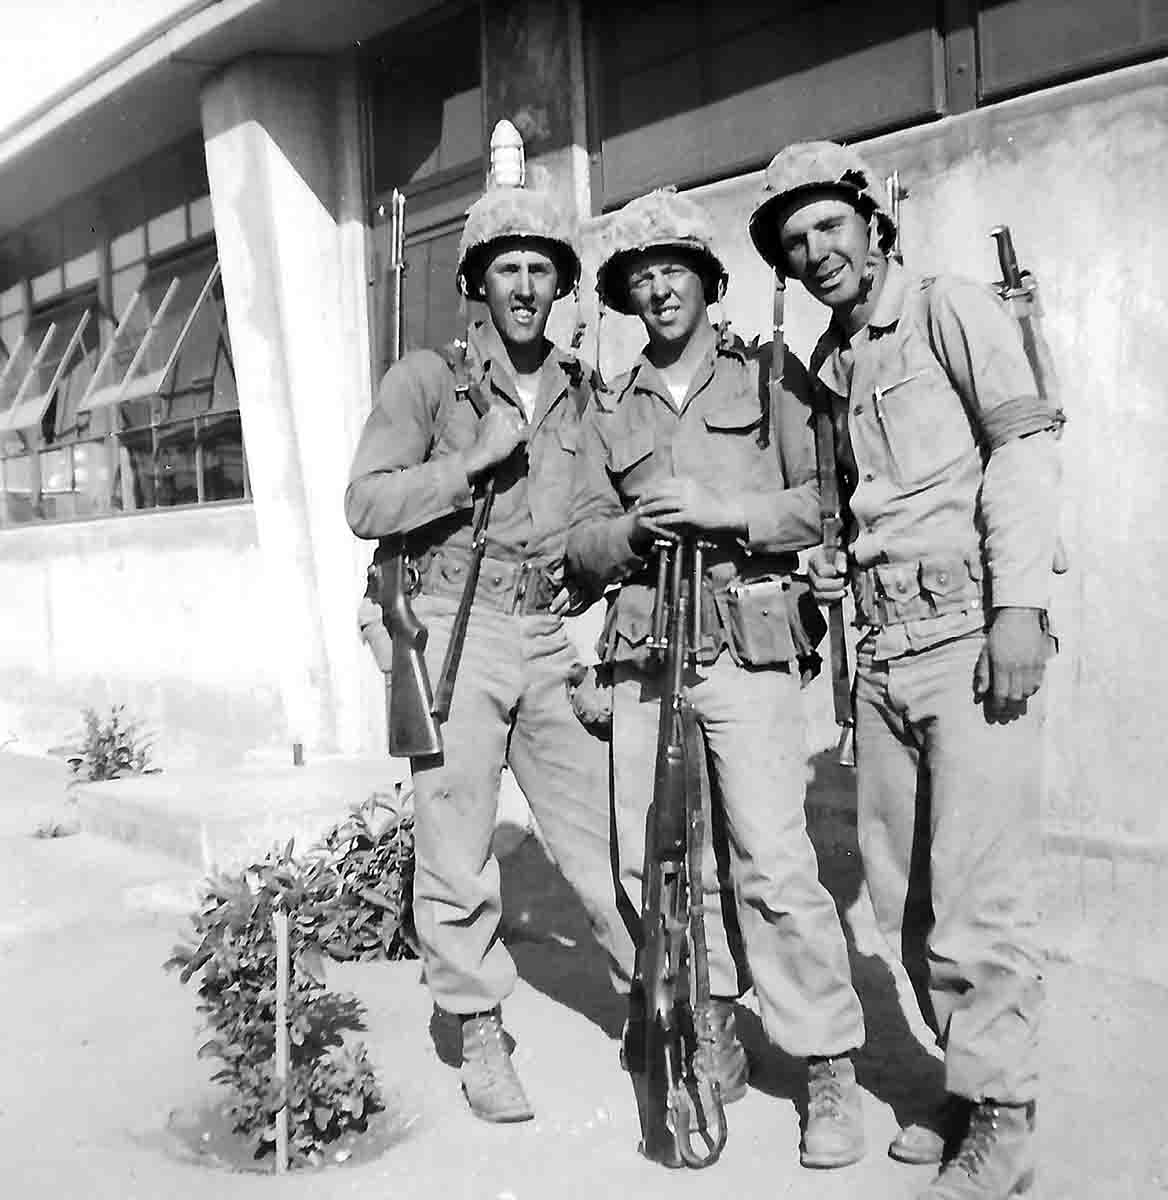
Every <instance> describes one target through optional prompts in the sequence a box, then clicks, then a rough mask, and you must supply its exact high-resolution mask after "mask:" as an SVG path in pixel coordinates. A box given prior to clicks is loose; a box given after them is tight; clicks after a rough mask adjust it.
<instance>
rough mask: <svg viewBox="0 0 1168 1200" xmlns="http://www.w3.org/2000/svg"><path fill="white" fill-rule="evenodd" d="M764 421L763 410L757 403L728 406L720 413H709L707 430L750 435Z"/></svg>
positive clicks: (707, 415) (706, 419)
mask: <svg viewBox="0 0 1168 1200" xmlns="http://www.w3.org/2000/svg"><path fill="white" fill-rule="evenodd" d="M761 421H762V409H761V408H760V407H759V405H758V402H757V401H751V403H749V404H734V405H727V406H726V407H725V408H723V409H721V410H719V411H718V412H712V413H707V414H706V418H705V422H706V428H707V429H709V430H710V431H711V432H713V433H749V432H750V431H751V430H753V429H757V428H758V426H759V424H760V422H761Z"/></svg>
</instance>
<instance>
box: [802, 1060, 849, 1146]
mask: <svg viewBox="0 0 1168 1200" xmlns="http://www.w3.org/2000/svg"><path fill="white" fill-rule="evenodd" d="M864 1150H865V1144H864V1110H863V1101H862V1099H861V1097H860V1086H859V1084H857V1083H856V1068H855V1067H854V1066H853V1064H852V1060H851V1058H849V1057H848V1056H847V1055H841V1056H840V1057H839V1058H812V1059H809V1060H808V1062H807V1121H806V1123H805V1124H804V1126H803V1143H802V1146H801V1147H800V1151H799V1161H800V1162H801V1163H802V1164H803V1165H804V1166H805V1167H846V1166H849V1165H850V1164H851V1163H854V1162H859V1161H860V1159H861V1158H863V1157H864Z"/></svg>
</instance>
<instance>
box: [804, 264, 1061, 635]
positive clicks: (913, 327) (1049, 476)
mask: <svg viewBox="0 0 1168 1200" xmlns="http://www.w3.org/2000/svg"><path fill="white" fill-rule="evenodd" d="M811 370H812V372H813V374H814V375H815V376H816V377H817V380H818V383H819V384H820V385H821V387H822V388H823V389H824V390H822V391H821V393H820V395H821V397H824V398H826V402H827V403H828V404H829V405H830V408H831V412H832V415H833V420H834V425H835V431H836V442H837V450H838V452H839V457H840V460H841V465H842V467H843V474H844V476H845V480H846V484H847V485H848V486H849V487H850V491H851V496H850V508H851V516H852V520H853V527H852V530H851V544H850V555H851V557H852V560H853V562H854V565H855V567H856V568H857V571H856V574H855V578H856V579H857V581H858V586H857V607H858V609H859V615H860V618H861V621H867V622H868V623H870V624H873V625H876V626H878V627H880V632H879V634H878V644H877V653H878V654H879V655H881V656H885V655H893V654H899V653H903V652H905V651H906V650H911V649H920V648H922V647H925V646H928V645H931V644H933V643H935V642H938V641H942V640H945V639H947V638H950V637H954V636H958V635H960V634H961V633H965V632H971V631H973V630H975V629H979V628H981V627H983V625H984V610H987V609H989V608H990V607H1006V606H1011V607H1024V608H1036V609H1045V608H1046V607H1047V603H1048V595H1049V581H1050V573H1051V560H1052V555H1053V552H1054V546H1055V541H1056V537H1057V528H1056V527H1057V519H1058V501H1057V495H1056V491H1057V485H1058V457H1057V450H1056V443H1055V438H1054V435H1053V432H1052V430H1053V428H1054V426H1055V422H1056V421H1057V419H1058V417H1057V414H1056V413H1055V411H1054V410H1053V409H1052V408H1051V407H1050V406H1049V405H1048V404H1046V403H1043V402H1042V401H1040V399H1039V397H1038V389H1037V386H1036V383H1035V380H1034V375H1033V372H1032V371H1031V369H1030V365H1029V362H1028V361H1027V358H1026V354H1025V351H1024V349H1023V345H1022V339H1021V335H1020V332H1019V329H1018V326H1017V323H1016V322H1015V321H1014V319H1013V318H1012V317H1011V316H1010V314H1009V313H1008V312H1007V311H1006V309H1005V307H1004V306H1003V305H1002V303H1001V302H1000V301H999V300H998V298H997V296H995V295H994V294H993V292H992V291H991V290H990V289H989V288H988V287H986V286H985V285H983V284H979V283H975V282H973V281H970V280H965V279H960V278H956V277H954V276H944V275H943V276H938V277H937V278H935V279H921V278H917V277H913V276H911V275H909V274H907V273H906V272H905V270H904V268H903V267H901V266H899V265H898V264H896V263H891V264H890V265H889V269H888V274H887V276H886V279H885V283H884V287H883V290H882V291H881V293H880V296H879V298H878V300H877V304H876V309H875V312H874V313H873V314H872V317H871V320H870V321H869V322H868V324H867V325H866V326H865V327H864V328H863V329H861V330H859V331H858V332H856V333H855V334H853V335H852V337H851V338H850V339H849V338H848V337H847V336H846V334H845V333H844V332H843V330H842V329H840V328H839V327H838V326H836V325H835V324H834V323H833V324H832V325H831V326H829V328H828V330H827V332H826V333H825V334H824V335H823V337H822V338H821V339H820V342H819V345H818V346H817V347H816V350H815V352H814V354H813V355H812V358H811Z"/></svg>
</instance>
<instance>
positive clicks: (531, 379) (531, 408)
mask: <svg viewBox="0 0 1168 1200" xmlns="http://www.w3.org/2000/svg"><path fill="white" fill-rule="evenodd" d="M515 394H516V395H517V396H518V397H519V403H520V404H522V405H523V415H524V416H525V417H526V418H527V421H528V424H530V423H531V421H532V419H533V418H534V416H535V402H536V400H537V399H538V397H539V375H538V374H535V375H516V376H515Z"/></svg>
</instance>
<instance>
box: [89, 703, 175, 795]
mask: <svg viewBox="0 0 1168 1200" xmlns="http://www.w3.org/2000/svg"><path fill="white" fill-rule="evenodd" d="M124 713H125V706H124V705H121V704H115V705H113V707H112V708H111V709H110V713H109V716H108V717H107V718H106V719H105V720H102V718H101V717H100V716H98V713H97V710H96V709H93V708H87V709H85V710H84V711H83V713H82V716H83V718H84V720H85V733H84V734H83V736H82V742H81V747H80V749H78V750H76V751H74V752H73V753H72V754H70V755H69V769H70V770H71V771H72V772H73V776H74V778H73V782H74V783H97V782H100V781H101V780H105V779H118V778H120V777H121V776H122V775H147V774H151V773H153V772H154V771H156V770H157V769H158V768H157V767H152V766H151V765H150V752H151V747H150V741H149V739H148V738H147V737H145V736H144V735H143V734H142V732H141V727H140V725H139V723H138V722H137V721H127V720H126V719H125V717H124V715H123V714H124Z"/></svg>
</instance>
